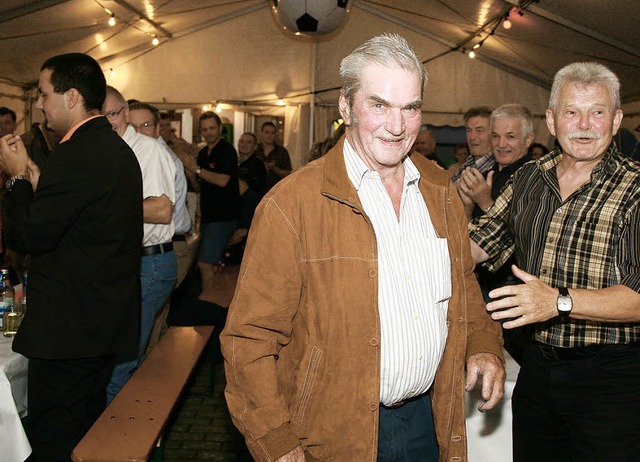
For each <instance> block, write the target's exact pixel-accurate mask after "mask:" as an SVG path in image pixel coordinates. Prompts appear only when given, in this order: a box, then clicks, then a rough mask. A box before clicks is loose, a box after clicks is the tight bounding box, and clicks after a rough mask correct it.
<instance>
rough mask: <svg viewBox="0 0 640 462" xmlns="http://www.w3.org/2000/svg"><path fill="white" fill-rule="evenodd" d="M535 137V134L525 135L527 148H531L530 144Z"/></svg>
mask: <svg viewBox="0 0 640 462" xmlns="http://www.w3.org/2000/svg"><path fill="white" fill-rule="evenodd" d="M535 137H536V134H535V133H529V134H528V135H527V137H526V138H525V139H524V142H525V144H526V145H527V147H529V146H531V143H533V139H534V138H535Z"/></svg>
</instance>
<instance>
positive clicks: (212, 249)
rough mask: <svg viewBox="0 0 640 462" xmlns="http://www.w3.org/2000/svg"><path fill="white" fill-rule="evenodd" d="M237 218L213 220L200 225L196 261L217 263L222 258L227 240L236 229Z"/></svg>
mask: <svg viewBox="0 0 640 462" xmlns="http://www.w3.org/2000/svg"><path fill="white" fill-rule="evenodd" d="M237 224H238V220H230V221H213V222H211V223H202V224H201V225H200V248H199V249H198V261H199V262H201V263H209V264H211V265H217V264H218V262H220V261H221V260H222V257H223V255H224V250H225V249H226V248H227V241H228V240H229V238H230V237H231V234H233V231H234V230H235V229H236V225H237Z"/></svg>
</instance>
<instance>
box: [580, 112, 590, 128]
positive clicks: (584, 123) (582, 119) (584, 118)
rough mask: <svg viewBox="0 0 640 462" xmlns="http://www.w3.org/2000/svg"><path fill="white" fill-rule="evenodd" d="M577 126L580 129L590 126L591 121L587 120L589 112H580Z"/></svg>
mask: <svg viewBox="0 0 640 462" xmlns="http://www.w3.org/2000/svg"><path fill="white" fill-rule="evenodd" d="M578 127H579V128H580V129H581V130H588V129H589V127H591V121H590V120H589V114H587V113H582V114H580V119H579V120H578Z"/></svg>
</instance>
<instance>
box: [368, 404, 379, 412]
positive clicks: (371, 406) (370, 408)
mask: <svg viewBox="0 0 640 462" xmlns="http://www.w3.org/2000/svg"><path fill="white" fill-rule="evenodd" d="M379 407H380V404H378V403H369V410H371V411H377V410H378V408H379Z"/></svg>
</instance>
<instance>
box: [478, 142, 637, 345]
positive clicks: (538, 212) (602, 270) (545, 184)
mask: <svg viewBox="0 0 640 462" xmlns="http://www.w3.org/2000/svg"><path fill="white" fill-rule="evenodd" d="M561 158H562V153H561V152H560V151H559V150H555V151H553V152H551V153H550V154H548V155H546V156H544V157H542V158H541V159H538V160H537V161H535V162H529V163H528V164H525V165H524V166H522V167H521V168H520V169H519V170H518V171H517V172H516V173H515V174H514V175H513V177H512V179H511V181H510V182H509V183H507V186H506V187H505V189H504V190H503V193H502V194H501V195H500V197H498V199H497V200H496V202H495V204H494V205H493V207H491V209H490V210H489V213H488V214H487V215H485V216H483V217H480V218H478V219H476V220H474V221H473V222H472V223H471V224H470V225H469V226H470V236H471V239H473V240H474V241H475V242H476V243H477V244H478V245H479V246H480V247H481V248H482V249H483V250H484V251H485V252H487V254H489V256H490V259H489V261H488V262H487V266H488V267H489V268H490V269H492V268H494V269H495V268H498V267H500V266H501V265H502V263H504V262H505V261H506V260H507V258H508V257H509V255H511V254H512V253H513V252H515V256H516V260H517V262H518V265H519V266H520V267H521V268H523V269H524V270H525V271H527V272H528V273H530V274H534V275H536V276H537V277H539V278H540V280H541V281H542V282H544V283H546V284H548V285H550V286H551V287H568V288H575V289H602V288H606V287H611V286H614V285H618V284H622V285H625V286H627V287H629V288H631V289H632V290H635V291H637V292H638V291H640V164H639V163H637V162H634V161H633V160H631V159H629V158H627V157H624V156H623V155H621V154H620V153H618V152H617V151H616V147H615V144H611V146H610V147H609V149H608V150H607V152H606V153H605V155H604V157H603V159H602V160H601V161H600V162H599V163H598V164H597V165H596V167H595V168H594V169H593V172H592V173H591V179H590V181H589V182H587V183H586V184H584V185H582V186H581V187H580V188H578V190H577V191H575V192H574V193H573V194H571V196H569V197H568V198H567V199H566V200H564V201H563V200H562V199H561V196H560V187H559V184H558V177H557V173H556V166H557V164H558V162H559V161H560V159H561ZM639 309H640V307H639ZM535 338H536V339H537V340H539V341H541V342H543V343H547V344H550V345H553V346H558V347H578V346H584V345H590V344H596V343H600V344H607V343H631V342H638V341H640V323H606V322H595V321H586V320H580V319H573V318H564V317H554V318H552V319H549V320H548V321H546V322H542V323H538V324H536V325H535Z"/></svg>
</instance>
